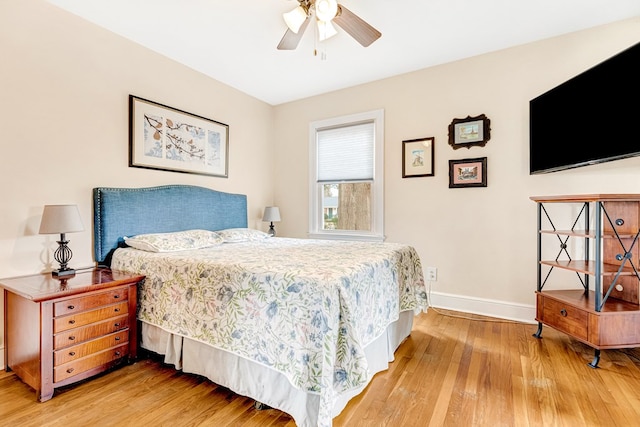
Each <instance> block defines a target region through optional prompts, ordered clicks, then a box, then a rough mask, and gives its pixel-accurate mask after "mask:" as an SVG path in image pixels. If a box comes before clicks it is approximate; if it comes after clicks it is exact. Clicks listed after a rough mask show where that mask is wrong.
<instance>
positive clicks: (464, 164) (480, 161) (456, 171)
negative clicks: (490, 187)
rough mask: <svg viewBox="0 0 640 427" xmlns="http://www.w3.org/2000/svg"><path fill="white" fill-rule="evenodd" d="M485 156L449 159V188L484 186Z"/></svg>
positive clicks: (485, 178)
mask: <svg viewBox="0 0 640 427" xmlns="http://www.w3.org/2000/svg"><path fill="white" fill-rule="evenodd" d="M486 186H487V158H486V157H479V158H477V159H459V160H449V188H463V187H486Z"/></svg>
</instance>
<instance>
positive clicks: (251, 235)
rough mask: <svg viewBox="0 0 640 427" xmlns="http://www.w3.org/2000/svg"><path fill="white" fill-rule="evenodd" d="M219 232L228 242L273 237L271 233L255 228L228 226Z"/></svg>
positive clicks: (251, 240)
mask: <svg viewBox="0 0 640 427" xmlns="http://www.w3.org/2000/svg"><path fill="white" fill-rule="evenodd" d="M217 233H218V234H219V235H220V236H221V237H222V238H223V239H224V241H225V242H226V243H237V242H253V241H256V240H263V239H267V238H269V237H271V235H270V234H268V233H265V232H264V231H260V230H255V229H253V228H227V229H225V230H218V231H217Z"/></svg>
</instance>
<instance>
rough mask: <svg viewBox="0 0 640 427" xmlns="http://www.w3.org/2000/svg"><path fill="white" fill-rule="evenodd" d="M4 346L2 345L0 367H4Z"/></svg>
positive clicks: (0, 348)
mask: <svg viewBox="0 0 640 427" xmlns="http://www.w3.org/2000/svg"><path fill="white" fill-rule="evenodd" d="M4 368H5V365H4V347H0V369H4Z"/></svg>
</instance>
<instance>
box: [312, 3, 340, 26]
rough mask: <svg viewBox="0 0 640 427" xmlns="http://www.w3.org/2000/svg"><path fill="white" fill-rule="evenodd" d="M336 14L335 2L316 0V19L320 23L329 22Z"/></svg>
mask: <svg viewBox="0 0 640 427" xmlns="http://www.w3.org/2000/svg"><path fill="white" fill-rule="evenodd" d="M337 13H338V2H337V1H336V0H316V18H318V20H320V21H324V22H329V21H331V20H332V19H333V18H335V17H336V14H337Z"/></svg>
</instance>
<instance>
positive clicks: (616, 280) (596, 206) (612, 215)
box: [531, 194, 640, 368]
mask: <svg viewBox="0 0 640 427" xmlns="http://www.w3.org/2000/svg"><path fill="white" fill-rule="evenodd" d="M531 200H533V201H534V202H536V203H537V207H538V227H537V229H538V251H537V253H538V263H537V268H538V271H537V290H536V320H537V321H538V330H537V332H536V333H535V334H534V336H535V337H537V338H541V336H542V326H543V324H544V325H547V326H550V327H552V328H554V329H557V330H559V331H562V332H564V333H566V334H568V335H571V336H572V337H574V338H575V339H577V340H579V341H582V342H584V343H585V344H587V345H589V346H591V347H593V348H594V349H595V356H594V359H593V361H592V362H591V363H589V366H591V367H593V368H596V367H597V366H598V363H599V361H600V350H602V349H611V348H631V347H638V346H640V300H639V293H640V273H639V269H640V250H639V244H640V243H638V236H639V235H640V194H589V195H569V196H546V197H545V196H534V197H531ZM551 203H565V204H578V206H580V210H579V213H578V214H577V216H576V217H575V218H574V221H573V227H572V228H571V229H569V230H557V229H556V228H555V226H554V225H553V223H554V221H553V219H552V218H551V216H550V215H549V214H548V212H547V209H546V208H545V206H547V205H548V204H551ZM592 212H593V214H594V219H593V224H592V223H591V213H592ZM543 223H544V224H548V226H547V225H545V226H543ZM544 235H555V236H557V242H558V245H559V246H558V255H557V256H556V258H555V259H552V260H548V259H542V251H543V244H547V243H548V242H543V236H544ZM570 239H582V240H583V243H584V258H583V259H572V258H571V254H570V253H569V251H568V250H567V248H568V247H569V240H570ZM592 247H593V254H592V253H591V252H592ZM543 269H544V271H543ZM555 269H560V270H567V271H573V272H575V273H576V275H577V278H576V283H577V284H579V285H581V287H580V286H577V285H576V284H573V285H572V287H569V288H568V289H562V290H545V289H544V287H545V284H546V282H547V280H548V279H549V277H550V276H551V274H552V272H553V270H555ZM543 273H544V274H543ZM592 283H593V289H592V288H591V286H592ZM576 288H577V289H576Z"/></svg>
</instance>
